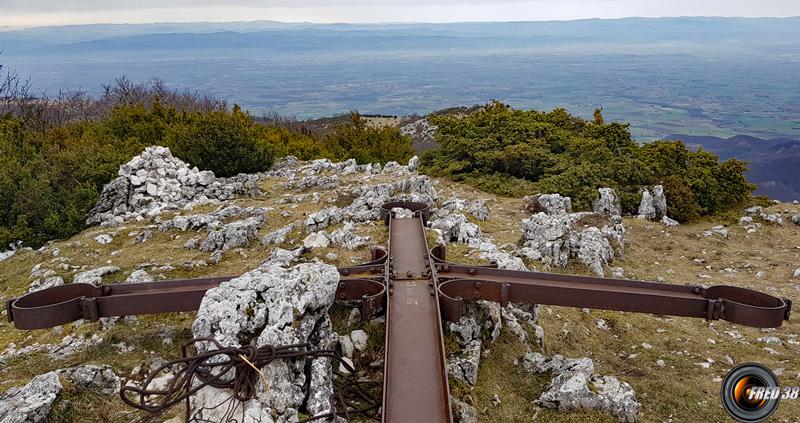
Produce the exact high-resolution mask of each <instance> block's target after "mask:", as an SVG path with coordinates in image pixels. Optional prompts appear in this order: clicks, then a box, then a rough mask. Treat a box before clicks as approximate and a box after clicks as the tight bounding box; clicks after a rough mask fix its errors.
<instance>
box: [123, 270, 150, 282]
mask: <svg viewBox="0 0 800 423" xmlns="http://www.w3.org/2000/svg"><path fill="white" fill-rule="evenodd" d="M154 280H155V279H153V277H152V276H151V275H150V274H149V273H147V271H146V270H144V269H137V270H134V271H133V272H131V274H130V276H128V278H127V279H125V283H140V282H153V281H154Z"/></svg>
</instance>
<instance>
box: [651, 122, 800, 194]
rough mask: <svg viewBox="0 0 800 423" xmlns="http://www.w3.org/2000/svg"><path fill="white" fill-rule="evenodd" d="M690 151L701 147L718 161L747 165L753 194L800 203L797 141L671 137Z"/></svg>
mask: <svg viewBox="0 0 800 423" xmlns="http://www.w3.org/2000/svg"><path fill="white" fill-rule="evenodd" d="M665 139H670V140H682V141H683V142H685V143H686V145H687V146H690V147H692V148H698V147H700V146H702V147H703V149H704V150H707V151H710V152H712V153H714V154H717V155H719V156H720V158H722V159H724V160H727V159H739V160H744V161H747V162H750V165H749V168H750V170H749V172H747V177H748V179H750V181H751V182H753V183H755V184H758V190H756V194H760V195H766V196H769V197H770V198H774V199H777V200H781V201H792V200H798V199H800V140H795V139H792V138H786V137H780V138H772V139H761V138H756V137H751V136H747V135H737V136H733V137H730V138H727V139H726V138H719V137H709V136H695V135H682V134H672V135H669V136H667V137H665Z"/></svg>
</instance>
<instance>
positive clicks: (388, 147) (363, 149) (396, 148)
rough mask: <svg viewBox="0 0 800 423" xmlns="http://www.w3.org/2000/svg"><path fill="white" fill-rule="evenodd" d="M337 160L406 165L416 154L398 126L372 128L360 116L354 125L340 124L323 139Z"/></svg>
mask: <svg viewBox="0 0 800 423" xmlns="http://www.w3.org/2000/svg"><path fill="white" fill-rule="evenodd" d="M322 141H323V144H324V149H325V150H326V151H327V152H328V153H329V154H330V157H329V158H331V159H333V160H339V161H341V160H347V159H355V160H356V162H358V163H386V162H388V161H397V162H400V163H405V162H407V161H408V159H410V158H411V157H412V156H413V155H414V148H413V147H412V145H411V138H409V137H407V136H405V135H403V134H402V133H400V129H398V128H395V127H388V126H386V127H380V128H371V127H369V126H367V124H366V123H365V122H364V120H363V119H362V118H361V116H360V115H359V114H358V113H355V112H354V113H352V114H351V123H350V124H347V125H336V126H335V127H334V128H333V131H331V133H330V134H328V135H326V136H325V137H324V139H323V140H322Z"/></svg>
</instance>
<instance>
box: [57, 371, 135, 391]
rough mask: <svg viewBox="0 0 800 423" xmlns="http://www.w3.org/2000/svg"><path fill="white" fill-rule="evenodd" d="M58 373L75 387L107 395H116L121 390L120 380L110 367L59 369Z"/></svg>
mask: <svg viewBox="0 0 800 423" xmlns="http://www.w3.org/2000/svg"><path fill="white" fill-rule="evenodd" d="M56 373H57V374H58V375H59V376H62V377H64V378H66V379H68V380H70V381H71V382H72V383H73V384H74V385H75V386H77V387H79V388H83V389H91V390H93V391H97V392H100V393H103V394H106V395H116V394H118V393H119V389H120V385H121V382H120V378H119V377H118V376H117V375H116V374H115V373H114V369H112V368H111V367H110V366H98V365H93V364H89V365H82V366H77V367H70V368H67V369H58V370H56Z"/></svg>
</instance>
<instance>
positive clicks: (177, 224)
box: [157, 205, 270, 232]
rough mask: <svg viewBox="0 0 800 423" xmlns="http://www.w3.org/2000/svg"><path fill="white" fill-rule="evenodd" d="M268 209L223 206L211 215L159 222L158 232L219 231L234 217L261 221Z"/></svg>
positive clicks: (196, 215)
mask: <svg viewBox="0 0 800 423" xmlns="http://www.w3.org/2000/svg"><path fill="white" fill-rule="evenodd" d="M269 210H270V209H268V208H264V207H245V208H242V207H239V206H236V205H227V206H226V205H223V206H220V207H219V208H218V209H216V210H215V211H213V212H212V213H201V214H193V215H189V216H175V217H174V218H172V219H170V220H167V221H163V222H160V224H159V225H158V230H159V232H165V231H168V230H170V229H177V230H179V231H182V232H183V231H187V230H189V229H194V230H200V229H209V230H213V229H219V228H220V227H222V226H223V225H224V224H225V221H226V220H228V219H231V218H234V217H240V218H254V219H256V220H260V221H263V220H264V215H265V214H266V213H267V212H268V211H269ZM157 219H158V218H157Z"/></svg>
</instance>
